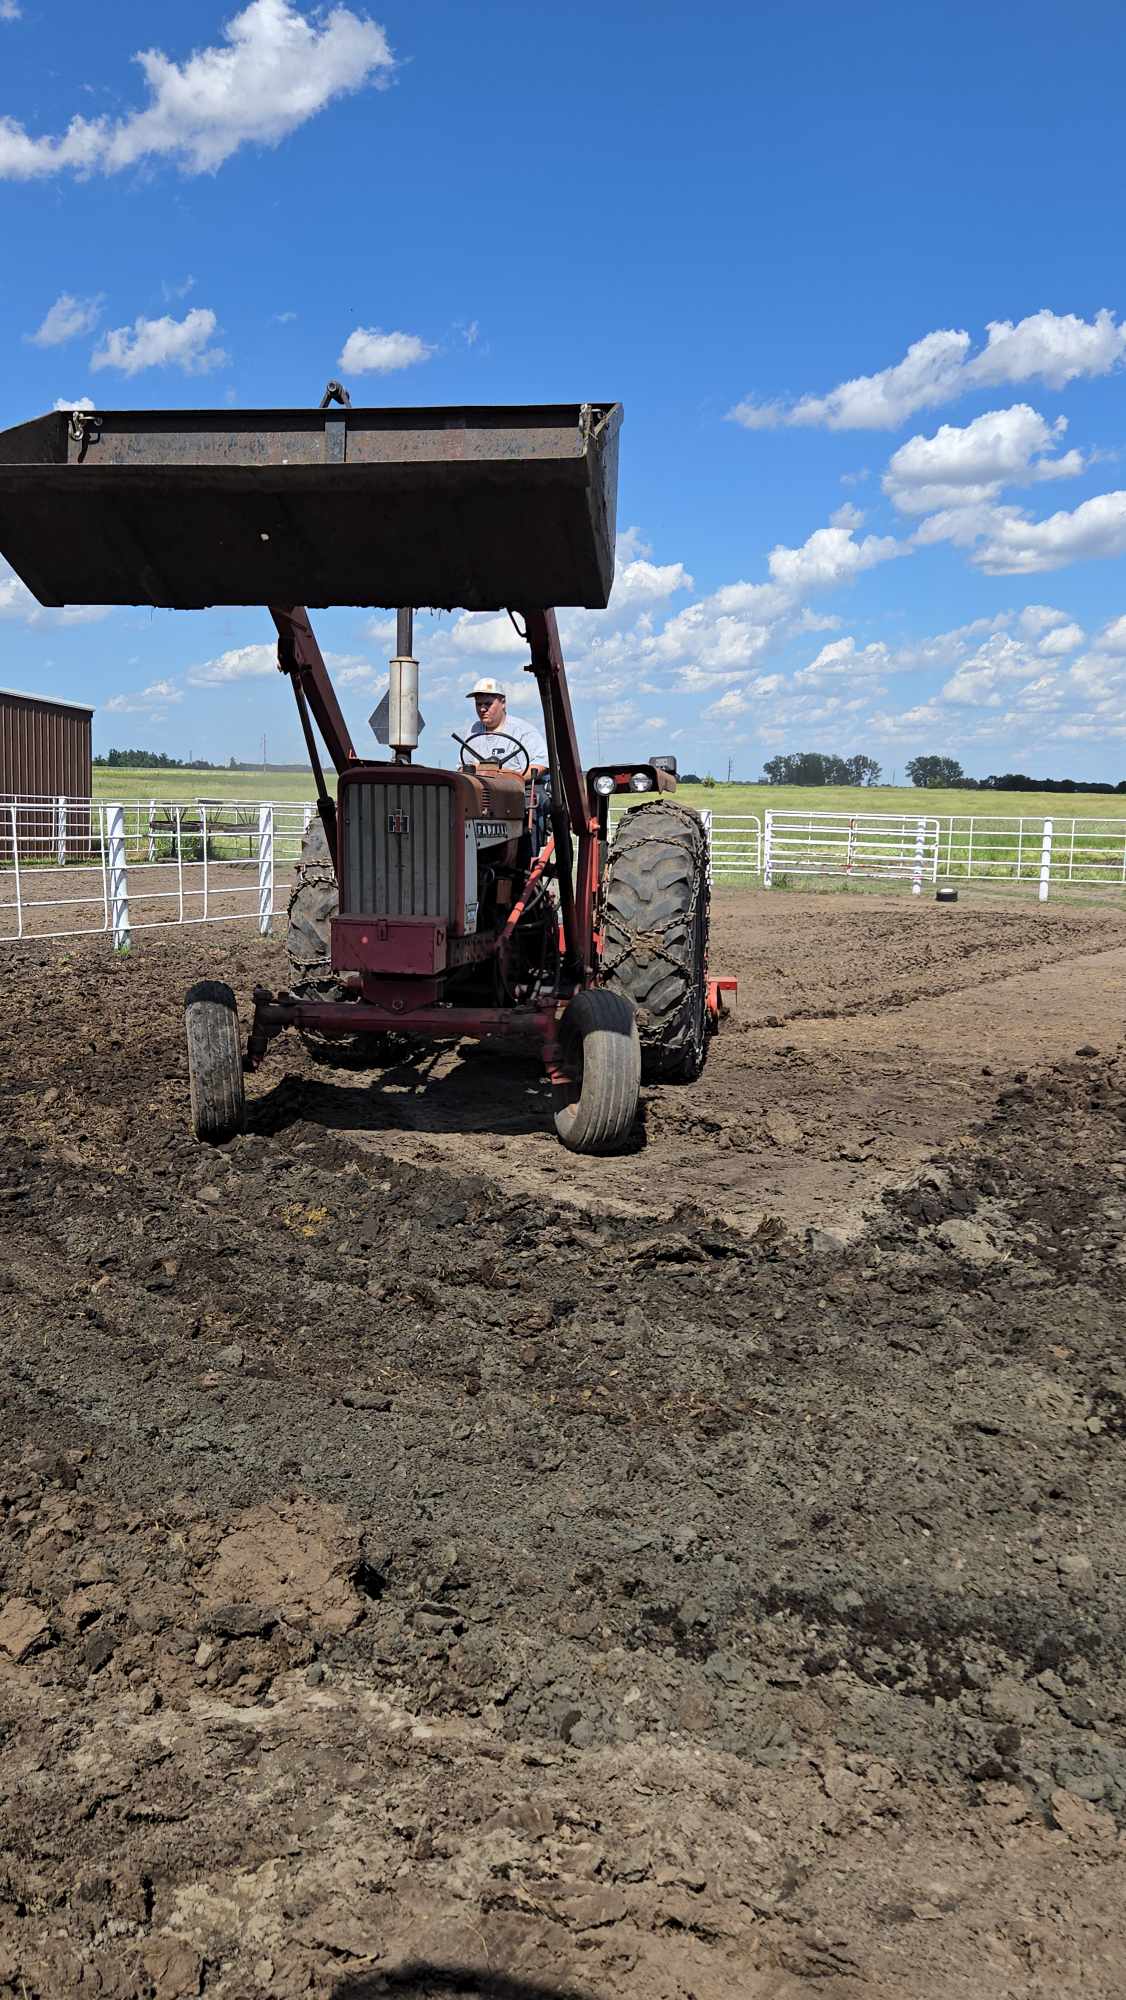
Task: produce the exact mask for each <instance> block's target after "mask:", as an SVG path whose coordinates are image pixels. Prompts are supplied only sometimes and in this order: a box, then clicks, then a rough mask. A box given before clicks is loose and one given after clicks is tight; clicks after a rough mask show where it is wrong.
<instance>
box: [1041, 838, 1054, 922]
mask: <svg viewBox="0 0 1126 2000" xmlns="http://www.w3.org/2000/svg"><path fill="white" fill-rule="evenodd" d="M1051 886H1052V822H1051V820H1050V819H1046V820H1045V821H1044V837H1043V839H1042V841H1041V843H1040V901H1041V902H1042V903H1046V902H1047V900H1048V891H1049V889H1050V888H1051Z"/></svg>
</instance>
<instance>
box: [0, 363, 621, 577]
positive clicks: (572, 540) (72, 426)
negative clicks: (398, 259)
mask: <svg viewBox="0 0 1126 2000" xmlns="http://www.w3.org/2000/svg"><path fill="white" fill-rule="evenodd" d="M621 417H622V411H621V405H620V404H618V403H603V404H587V403H584V404H578V403H563V404H550V405H547V406H543V407H522V408H512V409H505V408H501V409H473V408H466V409H418V410H366V409H353V408H351V407H349V408H347V409H339V408H330V409H326V410H246V411H242V412H235V411H232V410H141V411H137V410H107V411H101V412H98V413H97V414H93V413H83V414H82V415H76V416H75V417H73V418H72V417H71V416H70V415H69V414H68V413H66V412H63V411H58V412H55V413H54V414H53V415H50V416H45V417H37V418H35V419H34V421H33V422H31V423H26V424H20V425H18V426H17V427H16V428H15V429H12V430H7V431H2V432H0V554H2V555H4V556H5V557H6V558H7V560H8V562H9V563H10V564H11V566H12V568H13V569H14V570H15V571H16V573H17V575H19V576H20V577H22V579H23V581H24V582H25V583H26V584H27V587H28V589H29V590H31V591H32V592H33V593H34V595H35V596H36V597H37V598H38V600H39V602H40V603H41V604H48V605H59V604H155V605H165V606H169V607H178V608H182V609H190V608H196V607H201V606H204V605H209V604H283V605H286V604H306V605H324V604H356V605H380V606H392V605H401V604H413V605H419V606H427V607H429V606H433V607H436V608H437V607H454V606H460V607H464V608H465V609H467V610H471V611H493V610H501V609H503V608H504V607H506V606H509V605H511V606H514V607H518V608H523V609H528V610H539V609H545V608H547V607H548V606H552V605H568V604H577V605H587V606H590V607H592V608H594V609H601V608H602V607H603V606H604V605H605V604H606V601H607V599H608V597H609V594H610V586H611V584H612V582H613V574H614V516H615V507H616V502H617V485H618V428H619V425H620V423H621Z"/></svg>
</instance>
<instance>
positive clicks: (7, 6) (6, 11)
mask: <svg viewBox="0 0 1126 2000" xmlns="http://www.w3.org/2000/svg"><path fill="white" fill-rule="evenodd" d="M22 11H23V10H22V8H20V7H18V6H17V5H16V0H0V21H18V20H19V18H20V15H21V13H22Z"/></svg>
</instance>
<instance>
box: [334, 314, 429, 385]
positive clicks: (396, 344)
mask: <svg viewBox="0 0 1126 2000" xmlns="http://www.w3.org/2000/svg"><path fill="white" fill-rule="evenodd" d="M433 352H434V349H433V348H432V347H427V345H426V342H425V341H424V340H420V339H419V337H418V335H417V333H381V332H380V330H379V328H378V327H375V326H372V327H366V326H358V327H357V328H356V329H355V332H354V333H350V334H349V335H348V338H347V340H346V341H345V342H344V346H343V349H342V350H341V354H340V359H339V361H338V362H337V364H336V365H337V367H338V368H339V369H340V371H341V373H342V374H347V375H391V374H393V373H394V371H395V369H396V368H412V367H413V366H414V364H415V363H416V362H418V361H427V360H429V358H430V356H431V355H432V354H433Z"/></svg>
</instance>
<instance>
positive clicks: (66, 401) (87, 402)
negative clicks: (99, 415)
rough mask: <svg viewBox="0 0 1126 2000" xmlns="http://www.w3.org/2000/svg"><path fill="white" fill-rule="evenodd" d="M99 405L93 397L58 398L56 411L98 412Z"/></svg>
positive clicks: (56, 399)
mask: <svg viewBox="0 0 1126 2000" xmlns="http://www.w3.org/2000/svg"><path fill="white" fill-rule="evenodd" d="M97 407H98V405H97V404H96V403H95V401H94V399H93V397H92V396H56V398H55V408H56V410H96V409H97Z"/></svg>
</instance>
